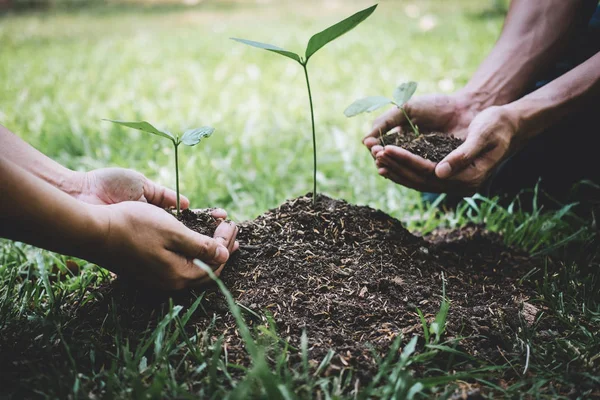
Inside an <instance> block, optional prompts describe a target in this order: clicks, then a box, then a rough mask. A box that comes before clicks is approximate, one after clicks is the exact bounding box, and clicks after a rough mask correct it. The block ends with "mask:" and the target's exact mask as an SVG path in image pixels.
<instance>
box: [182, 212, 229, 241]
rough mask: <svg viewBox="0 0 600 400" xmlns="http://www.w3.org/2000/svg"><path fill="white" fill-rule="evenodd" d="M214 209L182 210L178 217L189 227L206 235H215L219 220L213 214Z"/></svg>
mask: <svg viewBox="0 0 600 400" xmlns="http://www.w3.org/2000/svg"><path fill="white" fill-rule="evenodd" d="M211 212H212V209H207V210H198V211H191V210H182V211H181V215H180V216H179V217H178V219H179V220H180V221H181V222H183V223H184V224H185V226H187V227H188V228H190V229H192V230H194V231H196V232H198V233H200V234H202V235H206V236H210V237H212V236H213V233H214V232H215V229H216V228H217V226H218V225H219V221H218V220H216V219H214V218H213V216H212V215H211Z"/></svg>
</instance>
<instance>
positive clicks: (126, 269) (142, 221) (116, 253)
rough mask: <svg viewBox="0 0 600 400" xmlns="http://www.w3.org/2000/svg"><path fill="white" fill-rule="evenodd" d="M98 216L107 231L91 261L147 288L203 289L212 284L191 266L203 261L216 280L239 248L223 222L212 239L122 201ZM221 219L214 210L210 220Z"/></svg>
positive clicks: (103, 208)
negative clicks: (197, 260)
mask: <svg viewBox="0 0 600 400" xmlns="http://www.w3.org/2000/svg"><path fill="white" fill-rule="evenodd" d="M96 210H97V211H98V212H100V213H103V214H104V215H103V216H104V219H105V221H106V222H105V225H106V226H107V229H106V235H105V240H104V243H103V244H102V245H99V248H98V249H97V250H96V254H97V257H94V258H95V259H92V260H91V261H94V262H96V263H97V264H98V265H100V266H103V267H105V268H107V269H109V270H111V271H113V272H115V273H116V274H117V275H124V276H126V277H128V278H131V279H133V280H135V281H138V282H140V283H142V284H143V285H145V286H147V287H150V288H156V289H161V290H180V289H184V288H188V287H196V286H200V285H202V284H205V283H207V282H209V281H210V278H209V277H208V275H207V274H206V272H204V271H203V270H202V269H201V268H198V267H197V266H196V265H194V263H193V260H194V259H196V258H197V259H200V260H202V261H203V262H204V263H206V264H208V265H209V266H211V267H212V268H213V269H214V270H215V274H216V275H217V276H218V275H219V274H220V273H221V271H222V270H223V267H224V265H225V262H226V261H227V260H228V258H229V255H230V254H231V253H233V252H234V251H236V250H237V249H238V247H239V244H238V243H237V242H236V240H235V238H236V235H237V232H238V228H237V227H236V225H235V224H234V223H233V222H221V223H220V224H219V225H218V226H217V229H216V230H215V233H214V238H210V237H207V236H204V235H201V234H199V233H197V232H194V231H192V230H190V229H188V228H186V227H185V226H184V225H183V224H182V223H181V222H179V221H178V220H177V219H176V218H174V217H173V216H172V215H170V214H169V213H167V212H165V211H164V210H161V209H160V208H158V207H154V206H152V205H149V204H144V203H141V202H134V201H125V202H121V203H118V204H114V205H109V206H97V208H96ZM222 213H223V211H222V210H217V212H216V213H213V216H214V217H216V218H219V217H220V216H221V215H222Z"/></svg>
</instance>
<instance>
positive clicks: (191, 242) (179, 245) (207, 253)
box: [171, 228, 229, 265]
mask: <svg viewBox="0 0 600 400" xmlns="http://www.w3.org/2000/svg"><path fill="white" fill-rule="evenodd" d="M171 246H172V249H171V250H173V251H175V252H176V253H179V254H181V255H183V256H185V257H186V258H188V259H194V258H197V259H199V260H201V261H203V262H204V263H206V264H211V265H219V264H223V263H224V262H226V261H227V260H228V259H229V250H227V247H226V246H223V244H221V243H219V242H218V241H216V240H215V239H213V238H210V237H208V236H204V235H201V234H199V233H198V232H194V231H192V230H190V229H187V228H184V229H183V230H182V233H181V235H180V236H179V237H177V238H174V241H173V244H172V245H171Z"/></svg>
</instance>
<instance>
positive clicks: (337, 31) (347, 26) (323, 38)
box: [232, 4, 377, 204]
mask: <svg viewBox="0 0 600 400" xmlns="http://www.w3.org/2000/svg"><path fill="white" fill-rule="evenodd" d="M375 8H377V4H375V5H374V6H371V7H369V8H367V9H365V10H362V11H359V12H357V13H356V14H354V15H352V16H350V17H348V18H346V19H345V20H343V21H341V22H338V23H337V24H335V25H333V26H330V27H329V28H327V29H325V30H324V31H322V32H319V33H317V34H316V35H314V36H313V37H311V38H310V40H309V41H308V45H307V47H306V52H305V56H304V58H303V57H302V56H299V55H298V54H296V53H294V52H291V51H288V50H285V49H282V48H280V47H277V46H273V45H271V44H266V43H260V42H254V41H252V40H246V39H237V38H232V39H233V40H235V41H238V42H240V43H244V44H247V45H249V46H252V47H257V48H259V49H263V50H267V51H271V52H273V53H276V54H279V55H282V56H284V57H287V58H291V59H292V60H294V61H296V62H297V63H299V64H300V65H301V66H302V68H303V69H304V76H305V78H306V87H307V89H308V100H309V104H310V118H311V123H312V140H313V166H314V168H313V204H315V203H316V201H317V139H316V133H315V114H314V109H313V100H312V93H311V90H310V81H309V79H308V69H307V65H308V60H310V58H311V57H312V56H313V55H314V54H315V53H316V52H317V51H318V50H320V49H321V48H322V47H323V46H325V45H326V44H327V43H329V42H332V41H333V40H335V39H337V38H338V37H340V36H342V35H343V34H345V33H347V32H349V31H350V30H352V29H354V28H355V27H356V26H357V25H358V24H360V23H361V22H363V21H364V20H365V19H367V18H368V17H369V16H370V15H371V14H372V13H373V11H375Z"/></svg>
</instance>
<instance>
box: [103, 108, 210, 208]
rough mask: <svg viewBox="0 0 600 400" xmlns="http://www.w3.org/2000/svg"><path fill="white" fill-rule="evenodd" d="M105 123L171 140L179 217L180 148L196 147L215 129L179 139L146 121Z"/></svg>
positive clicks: (192, 132) (207, 128) (196, 131)
mask: <svg viewBox="0 0 600 400" xmlns="http://www.w3.org/2000/svg"><path fill="white" fill-rule="evenodd" d="M105 121H110V122H113V123H115V124H119V125H123V126H126V127H128V128H133V129H137V130H138V131H142V132H147V133H151V134H153V135H156V136H161V137H163V138H165V139H169V140H170V141H171V143H173V147H175V189H176V192H177V215H178V216H179V214H180V212H181V210H180V207H179V154H178V148H179V145H180V144H182V143H183V144H185V145H186V146H190V147H191V146H195V145H197V144H198V143H200V141H201V140H202V139H204V138H207V137H209V136H210V135H212V134H213V132H214V131H215V129H214V128H211V127H210V126H203V127H201V128H195V129H188V130H187V131H185V132H184V133H183V135H181V137H179V135H173V134H172V133H171V132H169V131H166V130H161V129H158V128H155V127H154V126H152V124H150V123H148V122H146V121H140V122H127V121H115V120H112V119H105Z"/></svg>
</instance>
